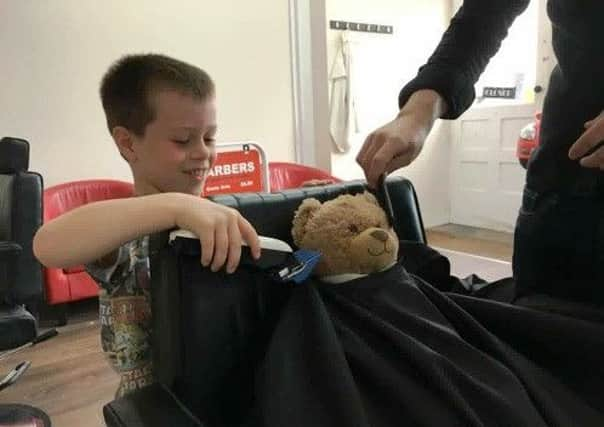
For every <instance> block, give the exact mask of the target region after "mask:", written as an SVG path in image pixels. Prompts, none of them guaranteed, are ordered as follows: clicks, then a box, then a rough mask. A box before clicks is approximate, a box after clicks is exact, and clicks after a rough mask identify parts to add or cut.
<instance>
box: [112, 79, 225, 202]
mask: <svg viewBox="0 0 604 427" xmlns="http://www.w3.org/2000/svg"><path fill="white" fill-rule="evenodd" d="M149 101H150V105H151V107H152V108H153V109H154V111H155V119H154V120H153V121H152V122H151V123H149V124H148V125H147V127H146V129H145V134H144V136H143V137H137V136H136V135H133V134H132V133H129V134H130V137H131V138H132V143H131V147H132V149H131V150H132V153H130V154H131V155H132V158H127V160H128V162H129V163H130V166H131V167H132V172H133V174H134V183H135V191H136V194H137V195H144V194H154V193H165V192H180V193H188V194H193V195H199V194H201V190H202V187H203V183H204V181H205V178H206V177H207V175H208V173H209V172H210V169H211V167H212V166H213V165H214V161H215V160H216V147H215V137H216V103H215V99H214V97H213V96H212V97H210V98H208V99H206V100H204V101H199V100H196V99H195V98H193V97H192V96H190V95H187V94H183V93H181V92H178V91H174V90H162V91H159V92H157V93H156V94H155V95H153V96H151V99H150V100H149ZM118 145H119V144H118Z"/></svg>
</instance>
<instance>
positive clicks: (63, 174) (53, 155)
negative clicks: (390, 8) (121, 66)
mask: <svg viewBox="0 0 604 427" xmlns="http://www.w3.org/2000/svg"><path fill="white" fill-rule="evenodd" d="M138 52H157V53H164V54H167V55H171V56H174V57H176V58H179V59H182V60H185V61H188V62H191V63H193V64H195V65H198V66H200V67H201V68H204V69H205V70H206V71H208V72H209V73H210V75H212V76H213V78H214V79H215V81H216V84H217V93H218V120H219V138H220V139H221V140H225V141H226V140H241V139H253V140H256V141H258V142H260V143H261V144H263V146H264V147H265V148H266V149H267V152H268V156H269V158H270V159H279V160H285V161H288V160H293V159H294V146H293V116H292V115H293V112H292V89H291V69H290V66H291V62H290V50H289V22H288V4H287V1H285V0H254V1H250V2H245V1H239V0H222V1H220V2H216V1H210V0H172V1H169V2H168V1H145V0H127V1H123V0H105V1H103V2H98V1H91V0H54V1H49V0H45V1H43V0H2V4H1V13H0V55H1V63H2V71H1V72H0V73H1V74H0V75H1V83H2V84H1V88H0V112H1V113H0V136H6V135H11V136H18V137H22V138H25V139H28V140H29V141H30V143H31V145H32V146H31V162H30V165H31V166H30V167H31V169H32V170H35V171H38V172H40V173H42V175H43V176H44V179H45V185H46V186H47V187H48V186H50V185H54V184H56V183H59V182H64V181H68V180H74V179H85V178H94V177H109V178H116V179H124V180H130V179H131V177H130V172H129V169H128V167H127V165H126V163H125V162H124V161H122V160H121V158H120V157H119V155H118V154H117V151H116V149H115V148H114V147H113V145H112V141H111V139H110V137H109V134H108V131H107V129H106V127H105V122H104V116H103V112H102V108H101V103H100V100H99V95H98V86H99V82H100V79H101V77H102V75H103V73H104V71H105V70H106V68H107V67H108V66H109V64H110V63H111V62H113V61H114V60H115V59H117V58H118V57H119V56H121V55H123V54H125V53H138Z"/></svg>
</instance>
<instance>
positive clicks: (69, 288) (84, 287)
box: [43, 179, 134, 305]
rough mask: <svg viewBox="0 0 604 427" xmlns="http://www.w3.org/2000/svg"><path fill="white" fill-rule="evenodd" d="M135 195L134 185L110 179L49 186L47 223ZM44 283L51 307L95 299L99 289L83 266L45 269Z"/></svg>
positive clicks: (47, 193)
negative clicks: (82, 208)
mask: <svg viewBox="0 0 604 427" xmlns="http://www.w3.org/2000/svg"><path fill="white" fill-rule="evenodd" d="M133 192H134V188H133V186H132V184H131V183H129V182H123V181H117V180H110V179H95V180H83V181H73V182H66V183H64V184H59V185H55V186H53V187H49V188H47V189H46V190H44V217H43V218H44V222H45V223H46V222H48V221H50V220H51V219H53V218H56V217H58V216H59V215H62V214H64V213H66V212H69V211H70V210H72V209H74V208H77V207H79V206H82V205H85V204H87V203H91V202H97V201H101V200H109V199H121V198H126V197H131V196H132V194H133ZM64 244H69V242H64ZM44 282H45V287H46V303H47V304H49V305H53V304H59V303H64V302H71V301H77V300H81V299H84V298H90V297H95V296H97V295H98V290H99V288H98V286H97V284H96V282H95V281H94V280H93V279H92V278H91V277H90V276H89V275H88V273H86V271H84V266H81V265H80V266H72V267H69V268H44Z"/></svg>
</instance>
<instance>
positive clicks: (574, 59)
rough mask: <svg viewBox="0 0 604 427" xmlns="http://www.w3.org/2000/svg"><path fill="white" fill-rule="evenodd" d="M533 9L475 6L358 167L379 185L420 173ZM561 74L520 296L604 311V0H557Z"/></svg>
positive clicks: (518, 4) (529, 198)
mask: <svg viewBox="0 0 604 427" xmlns="http://www.w3.org/2000/svg"><path fill="white" fill-rule="evenodd" d="M527 6H528V0H491V1H483V0H465V1H464V3H463V5H462V7H461V8H460V9H459V11H458V12H457V14H456V15H455V16H454V18H453V19H452V20H451V23H450V25H449V27H448V29H447V30H446V32H445V33H444V35H443V37H442V40H441V42H440V44H439V45H438V47H437V48H436V50H435V51H434V53H433V54H432V56H431V57H430V58H429V60H428V62H427V63H426V64H425V65H423V66H422V67H421V68H420V70H419V72H418V75H417V76H416V77H415V78H414V79H413V80H411V81H410V82H409V83H408V84H407V85H406V86H405V87H403V89H402V90H401V92H400V94H399V99H398V101H399V107H400V113H399V114H398V115H397V117H396V118H395V119H394V120H393V121H392V122H390V123H388V124H386V125H384V126H383V127H381V128H379V129H377V130H375V131H374V132H372V133H371V134H370V135H369V136H368V137H367V139H366V141H365V143H364V145H363V147H362V148H361V150H360V152H359V154H358V156H357V162H358V163H359V164H360V165H361V167H362V168H363V170H364V172H365V175H366V177H367V180H368V183H369V185H370V186H375V185H376V183H377V180H378V177H379V176H380V175H381V174H382V173H384V172H392V171H393V170H396V169H398V168H401V167H403V166H406V165H408V164H410V163H411V162H412V161H413V160H414V159H415V158H416V157H417V155H418V154H419V153H420V151H421V149H422V145H423V143H424V140H425V139H426V137H427V135H428V134H429V132H430V130H431V128H432V125H433V123H434V121H435V120H436V119H437V118H442V119H456V118H457V117H459V116H460V115H461V114H462V113H463V112H464V111H465V110H466V109H468V108H469V107H470V105H471V104H472V102H473V100H474V96H475V94H474V84H475V82H476V81H477V80H478V77H479V76H480V74H481V73H482V72H483V70H484V68H485V67H486V65H487V63H488V61H489V59H490V58H491V57H492V56H493V55H494V54H495V53H496V52H497V50H498V49H499V46H500V44H501V41H502V40H503V39H504V38H505V37H506V35H507V31H508V28H509V27H510V26H511V24H512V22H513V21H514V19H515V18H516V17H517V16H518V15H520V14H521V13H522V12H523V11H524V10H525V9H526V7H527ZM547 8H548V14H549V17H550V19H551V21H552V24H553V28H552V30H553V31H552V41H553V48H554V52H555V54H556V57H557V60H558V65H557V66H556V67H555V69H554V70H553V72H552V75H551V77H550V84H549V88H548V92H547V94H546V98H545V102H544V107H543V114H542V122H541V141H540V146H539V147H538V148H537V149H536V150H535V151H534V153H533V154H532V156H531V159H530V161H529V165H528V170H527V177H526V185H525V189H524V194H523V200H522V207H521V209H520V213H519V216H518V220H517V223H516V229H515V235H514V257H513V270H514V278H515V282H516V293H517V296H518V297H522V296H525V295H531V294H535V293H538V294H548V295H551V296H555V297H562V298H567V299H574V300H583V301H589V302H593V303H598V304H600V305H601V304H604V146H603V145H602V144H601V143H602V141H603V140H604V114H601V112H602V111H603V110H604V52H603V49H604V33H603V32H602V25H601V18H602V17H603V16H604V2H602V1H599V0H582V1H577V0H548V5H547Z"/></svg>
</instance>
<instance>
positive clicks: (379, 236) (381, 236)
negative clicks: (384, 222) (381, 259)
mask: <svg viewBox="0 0 604 427" xmlns="http://www.w3.org/2000/svg"><path fill="white" fill-rule="evenodd" d="M370 236H371V237H373V238H374V239H376V240H379V241H380V242H385V241H387V240H388V233H387V232H385V231H384V230H379V229H378V230H373V231H372V232H371V234H370Z"/></svg>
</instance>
